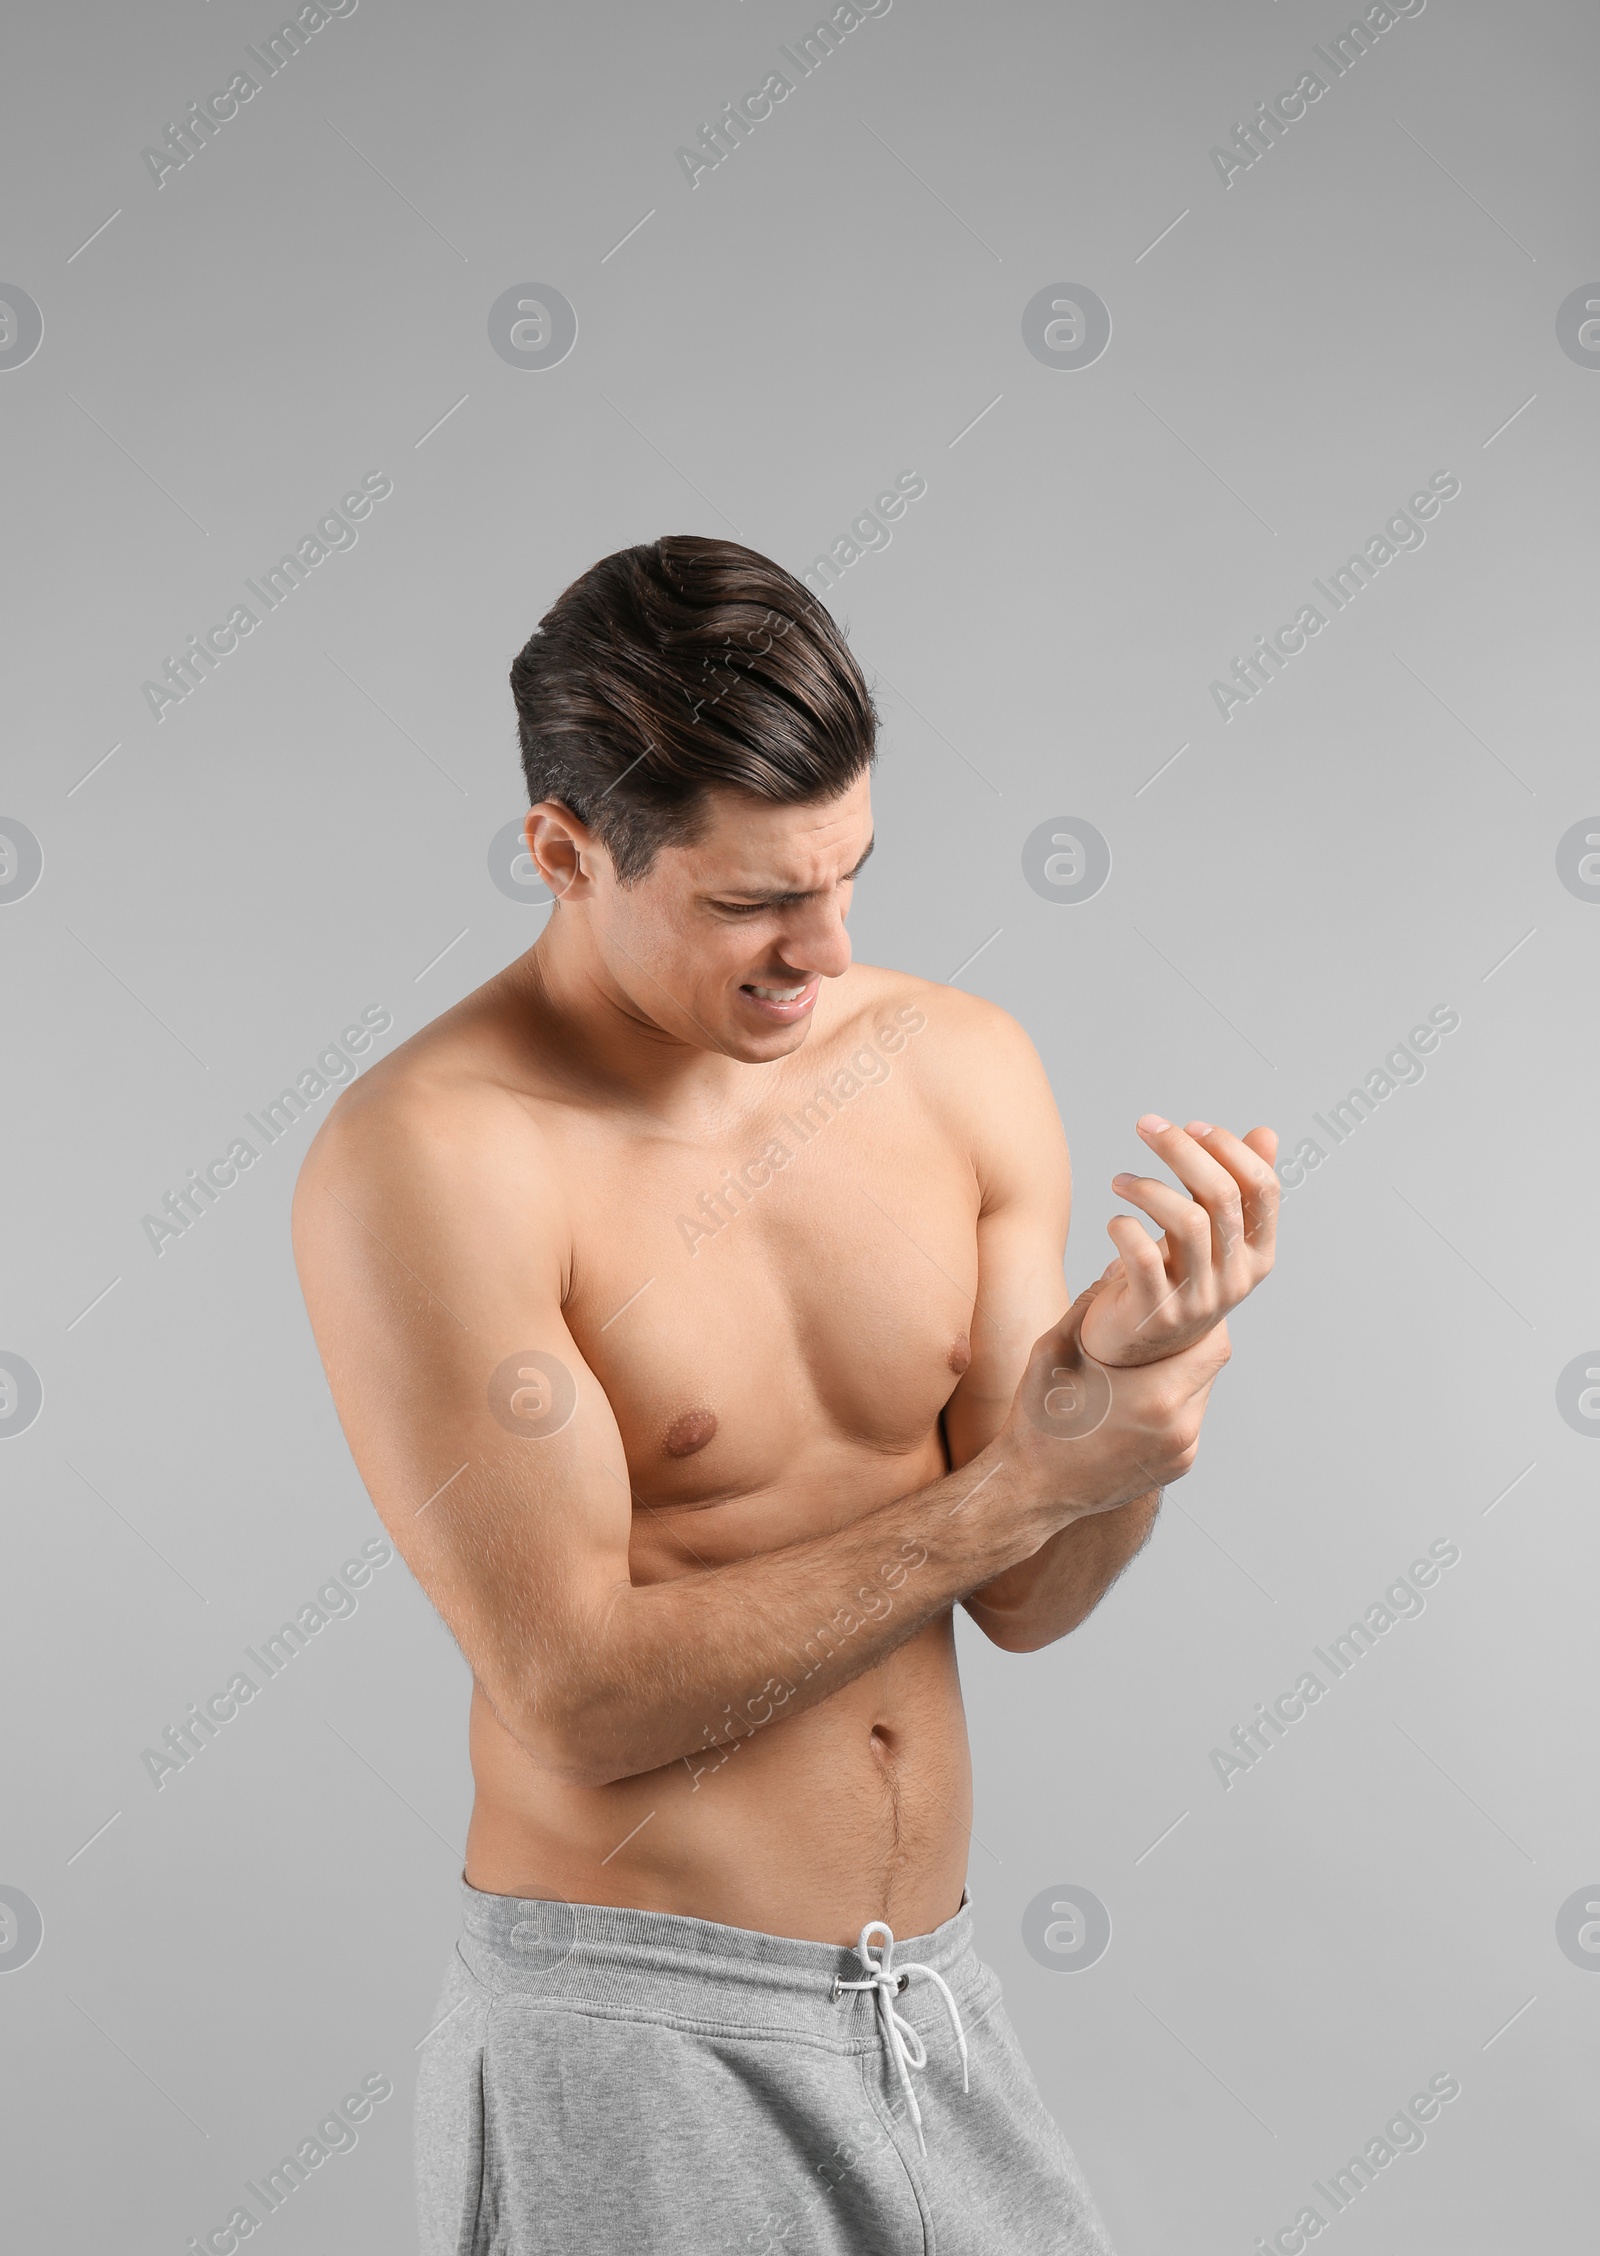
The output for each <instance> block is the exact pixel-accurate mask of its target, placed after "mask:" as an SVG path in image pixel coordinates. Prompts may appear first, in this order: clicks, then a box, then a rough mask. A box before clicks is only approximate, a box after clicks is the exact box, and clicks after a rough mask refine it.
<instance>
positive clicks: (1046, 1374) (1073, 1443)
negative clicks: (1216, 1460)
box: [996, 1283, 1233, 1533]
mask: <svg viewBox="0 0 1600 2256" xmlns="http://www.w3.org/2000/svg"><path fill="white" fill-rule="evenodd" d="M1107 1289H1108V1288H1107V1287H1106V1286H1104V1285H1103V1284H1099V1283H1096V1284H1093V1285H1090V1286H1089V1287H1088V1288H1087V1290H1086V1291H1084V1292H1082V1293H1080V1294H1079V1296H1078V1298H1077V1299H1076V1300H1075V1301H1074V1302H1073V1304H1072V1306H1071V1307H1070V1308H1069V1309H1068V1310H1067V1313H1066V1314H1065V1316H1063V1317H1062V1319H1061V1321H1060V1323H1059V1324H1056V1325H1054V1326H1053V1327H1052V1328H1051V1330H1049V1331H1048V1332H1046V1333H1045V1334H1044V1336H1043V1338H1042V1339H1039V1340H1037V1341H1036V1342H1035V1343H1034V1349H1033V1353H1032V1355H1031V1356H1030V1357H1029V1359H1028V1368H1027V1370H1026V1371H1025V1372H1024V1374H1023V1378H1022V1384H1021V1385H1020V1386H1019V1387H1018V1389H1017V1397H1016V1401H1015V1402H1014V1403H1013V1405H1012V1410H1011V1415H1010V1417H1009V1418H1008V1419H1007V1421H1006V1424H1005V1428H1004V1430H1003V1432H1002V1433H1001V1434H1000V1435H999V1436H998V1437H997V1442H996V1447H997V1449H998V1450H999V1452H1000V1454H1001V1456H1002V1458H1003V1460H1004V1462H1005V1464H1006V1466H1007V1468H1008V1471H1009V1473H1010V1476H1011V1486H1012V1487H1013V1488H1014V1489H1015V1490H1016V1491H1018V1492H1019V1493H1020V1494H1021V1495H1023V1496H1024V1497H1026V1498H1027V1499H1028V1501H1029V1503H1030V1504H1031V1506H1032V1508H1033V1510H1034V1511H1035V1512H1036V1513H1037V1514H1038V1515H1039V1519H1040V1523H1041V1526H1042V1529H1043V1530H1044V1531H1047V1532H1050V1533H1053V1532H1054V1531H1055V1529H1056V1528H1061V1527H1067V1526H1070V1525H1071V1524H1072V1523H1073V1522H1074V1521H1076V1520H1080V1519H1082V1518H1084V1517H1085V1516H1087V1515H1090V1514H1094V1513H1099V1512H1111V1511H1115V1510H1116V1509H1117V1507H1118V1506H1119V1505H1122V1504H1127V1503H1131V1502H1132V1501H1133V1499H1134V1498H1135V1497H1140V1496H1148V1495H1149V1494H1150V1493H1151V1491H1152V1490H1155V1489H1159V1488H1165V1487H1166V1486H1167V1485H1168V1484H1169V1483H1170V1482H1172V1481H1175V1480H1181V1479H1182V1478H1183V1475H1184V1474H1185V1473H1186V1472H1187V1471H1188V1470H1189V1467H1190V1466H1191V1465H1192V1464H1193V1463H1194V1459H1195V1452H1196V1450H1197V1449H1198V1447H1199V1444H1200V1426H1201V1422H1202V1420H1203V1419H1204V1417H1205V1412H1206V1403H1207V1400H1208V1398H1209V1396H1210V1393H1211V1387H1212V1383H1213V1381H1214V1380H1215V1378H1216V1376H1217V1373H1218V1372H1219V1371H1220V1370H1221V1369H1222V1368H1223V1366H1224V1364H1226V1363H1227V1362H1228V1360H1229V1358H1230V1356H1231V1355H1232V1353H1233V1350H1232V1348H1231V1346H1230V1345H1229V1341H1228V1327H1227V1325H1226V1324H1225V1323H1223V1322H1222V1321H1221V1320H1220V1319H1219V1320H1218V1321H1216V1322H1215V1323H1213V1324H1212V1325H1211V1326H1210V1327H1209V1329H1208V1330H1207V1331H1205V1332H1203V1333H1202V1334H1201V1336H1200V1337H1199V1339H1197V1340H1195V1341H1192V1342H1191V1343H1190V1344H1189V1345H1188V1346H1187V1347H1181V1348H1174V1349H1172V1350H1171V1351H1170V1352H1169V1353H1168V1354H1167V1355H1165V1356H1162V1357H1160V1358H1152V1359H1151V1363H1150V1364H1149V1365H1148V1366H1147V1367H1145V1368H1142V1369H1132V1370H1127V1371H1122V1370H1118V1371H1116V1372H1115V1373H1114V1374H1113V1373H1108V1372H1107V1371H1106V1370H1104V1369H1103V1368H1102V1367H1101V1365H1100V1361H1099V1358H1098V1357H1095V1358H1093V1359H1092V1360H1091V1359H1090V1358H1089V1357H1088V1356H1087V1355H1085V1354H1084V1353H1083V1352H1082V1350H1081V1341H1082V1336H1083V1327H1084V1323H1085V1320H1086V1318H1087V1316H1088V1314H1089V1312H1090V1310H1091V1309H1093V1308H1094V1307H1096V1306H1097V1305H1098V1303H1099V1302H1100V1301H1101V1300H1103V1299H1104V1297H1105V1294H1106V1291H1107Z"/></svg>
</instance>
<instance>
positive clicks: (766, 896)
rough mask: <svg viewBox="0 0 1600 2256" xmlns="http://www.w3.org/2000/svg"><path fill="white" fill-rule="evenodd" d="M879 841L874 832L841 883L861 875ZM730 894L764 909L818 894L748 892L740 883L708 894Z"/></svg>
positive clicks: (713, 896) (724, 896)
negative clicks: (719, 892) (757, 903)
mask: <svg viewBox="0 0 1600 2256" xmlns="http://www.w3.org/2000/svg"><path fill="white" fill-rule="evenodd" d="M877 843H878V839H877V833H876V832H874V833H873V835H872V837H870V838H869V839H868V840H867V843H866V847H865V850H864V851H863V853H862V856H861V859H860V860H859V861H858V862H857V863H856V866H855V868H854V869H852V870H846V872H845V874H844V876H843V877H842V878H841V879H840V880H839V882H840V884H841V885H848V884H849V883H850V880H851V879H852V878H853V877H857V876H859V874H860V872H861V871H862V869H863V868H864V867H865V866H866V864H867V863H868V862H869V861H870V860H871V858H872V849H873V848H874V846H876V845H877ZM730 896H731V897H732V898H733V899H735V900H738V901H740V902H744V901H753V902H759V903H760V905H761V907H762V908H764V909H792V908H793V907H794V905H795V903H796V902H797V901H812V900H815V898H816V895H815V894H814V893H756V892H748V891H746V890H745V888H744V887H742V886H738V885H730V886H728V887H727V888H726V889H725V891H724V892H723V893H722V894H721V895H720V896H718V895H716V894H711V895H708V896H707V898H708V899H712V900H715V899H717V898H719V897H720V898H721V899H723V900H727V899H728V898H729V897H730Z"/></svg>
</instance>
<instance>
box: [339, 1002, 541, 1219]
mask: <svg viewBox="0 0 1600 2256" xmlns="http://www.w3.org/2000/svg"><path fill="white" fill-rule="evenodd" d="M541 1147H542V1139H541V1136H540V1132H539V1123H538V1117H537V1107H536V1106H534V1105H533V1104H531V1103H530V1102H529V1100H528V1095H527V1092H526V1090H525V1089H519V1088H518V1087H517V1086H516V1085H515V1082H514V1080H513V1077H512V1076H511V1074H510V1073H509V1072H508V1071H507V1070H506V1061H505V1059H504V1057H503V1055H502V1053H501V1052H500V1050H499V1049H498V1047H497V1045H496V1044H495V1043H493V1042H492V1041H486V1040H485V1039H483V1036H482V1032H481V1029H474V1028H472V1027H471V1026H463V1025H462V1024H461V1023H460V1022H459V1021H458V1020H457V1019H456V1014H455V1013H452V1012H447V1013H446V1014H445V1016H444V1017H443V1018H440V1019H435V1020H433V1021H432V1022H431V1023H430V1024H429V1025H427V1026H424V1027H422V1028H421V1029H420V1030H419V1031H418V1032H417V1033H416V1034H414V1035H412V1036H411V1038H410V1039H409V1040H408V1041H406V1042H403V1043H401V1044H400V1046H399V1047H398V1048H397V1049H395V1050H393V1051H391V1052H390V1054H389V1055H388V1056H387V1057H385V1058H382V1059H380V1060H378V1061H377V1062H376V1063H375V1064H373V1065H372V1066H370V1067H369V1068H368V1070H367V1071H366V1072H365V1073H364V1074H362V1076H361V1078H360V1079H359V1080H358V1081H355V1082H353V1083H352V1084H351V1086H350V1087H349V1088H348V1089H346V1090H345V1091H344V1092H343V1094H342V1095H341V1096H340V1098H339V1100H338V1102H337V1103H336V1104H335V1106H334V1107H333V1110H332V1111H331V1112H330V1113H329V1115H328V1117H327V1119H326V1120H325V1121H324V1122H323V1124H322V1127H321V1128H320V1129H319V1131H318V1133H317V1135H316V1137H315V1138H314V1139H313V1142H312V1144H311V1148H310V1150H309V1151H308V1152H307V1154H306V1157H305V1161H304V1163H303V1165H302V1167H301V1170H300V1180H299V1184H298V1186H297V1189H296V1204H297V1207H301V1206H304V1205H305V1204H306V1202H307V1200H308V1199H309V1198H310V1196H311V1194H313V1193H315V1192H332V1193H333V1194H334V1195H335V1196H342V1195H343V1192H344V1190H345V1189H346V1188H349V1189H357V1188H365V1189H367V1190H368V1191H375V1192H379V1193H381V1194H384V1195H386V1196H388V1197H390V1198H393V1199H396V1200H400V1201H406V1202H410V1201H412V1200H422V1201H426V1202H429V1203H435V1202H444V1203H446V1204H454V1203H456V1202H457V1201H459V1200H462V1199H467V1198H470V1197H471V1196H473V1194H474V1190H475V1188H476V1186H478V1185H479V1184H480V1183H481V1182H482V1181H485V1180H487V1181H492V1182H495V1183H498V1184H501V1185H505V1184H507V1183H508V1182H509V1183H515V1182H516V1181H517V1180H518V1179H520V1178H521V1177H522V1176H523V1175H524V1174H525V1173H526V1174H533V1175H537V1173H538V1172H539V1169H540V1163H541Z"/></svg>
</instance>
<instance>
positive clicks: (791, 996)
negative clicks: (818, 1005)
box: [750, 982, 805, 1003]
mask: <svg viewBox="0 0 1600 2256" xmlns="http://www.w3.org/2000/svg"><path fill="white" fill-rule="evenodd" d="M750 992H751V994H752V995H759V996H760V997H761V1000H762V1001H763V1002H764V1003H797V1002H798V1001H799V1000H800V998H801V996H802V995H803V994H804V993H805V986H804V985H803V984H802V985H801V986H799V987H757V986H756V985H755V984H754V983H753V982H752V983H751V987H750Z"/></svg>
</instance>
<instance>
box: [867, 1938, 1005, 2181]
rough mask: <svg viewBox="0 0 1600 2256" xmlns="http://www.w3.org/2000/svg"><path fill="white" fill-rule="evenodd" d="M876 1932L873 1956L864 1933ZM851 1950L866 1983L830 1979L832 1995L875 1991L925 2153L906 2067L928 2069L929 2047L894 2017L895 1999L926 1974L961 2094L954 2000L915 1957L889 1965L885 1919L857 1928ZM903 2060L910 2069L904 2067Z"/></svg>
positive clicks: (960, 2034)
mask: <svg viewBox="0 0 1600 2256" xmlns="http://www.w3.org/2000/svg"><path fill="white" fill-rule="evenodd" d="M875 1934H876V1935H881V1936H882V1937H883V1947H882V1950H881V1953H880V1954H879V1956H878V1957H876V1958H874V1957H873V1955H872V1946H871V1944H870V1943H869V1942H868V1940H867V1938H868V1936H869V1935H875ZM856 1950H857V1952H858V1953H859V1955H860V1958H861V1963H862V1965H863V1966H864V1967H865V1968H866V1969H867V1974H866V1979H865V1981H861V1982H845V1981H841V1980H840V1979H839V1977H838V1976H837V1975H835V1976H834V1982H833V1995H834V1996H835V1997H836V1998H837V1997H839V1996H840V1995H841V1994H842V1993H843V1992H844V1991H846V1990H873V1991H875V1992H876V1994H877V2000H878V2019H879V2022H880V2023H881V2025H882V2029H883V2039H884V2043H885V2044H886V2045H887V2046H888V2048H889V2057H890V2059H891V2060H892V2061H893V2062H894V2065H895V2070H896V2073H897V2074H898V2076H899V2078H900V2082H901V2085H902V2087H903V2088H904V2091H905V2095H906V2100H907V2103H908V2105H909V2106H910V2109H911V2120H912V2122H913V2123H914V2124H915V2126H916V2132H917V2144H918V2145H919V2146H920V2147H921V2149H922V2151H923V2153H924V2154H926V2153H927V2151H928V2142H927V2140H926V2139H925V2138H924V2137H923V2135H922V2110H921V2108H920V2107H919V2106H918V2105H917V2095H916V2093H915V2092H914V2091H913V2090H912V2088H911V2075H910V2068H926V2066H927V2065H928V2048H927V2046H926V2045H925V2044H924V2043H923V2041H922V2039H921V2037H920V2036H919V2035H918V2033H917V2031H916V2030H915V2029H914V2028H913V2027H912V2026H911V2023H910V2022H909V2021H903V2020H902V2019H901V2018H900V2016H899V2014H898V2013H896V2011H895V2009H894V2000H895V1998H896V1997H897V1996H898V1995H899V1994H900V1992H901V1991H902V1990H904V1989H906V1988H908V1987H909V1985H910V1981H911V1977H912V1975H913V1974H926V1975H927V1977H928V1980H929V1981H930V1982H933V1983H935V1984H936V1985H937V1987H938V1990H939V1993H940V1995H941V1996H942V1997H943V1999H944V2002H945V2009H946V2011H947V2012H948V2013H949V2015H950V2023H951V2026H952V2027H953V2028H954V2030H955V2033H956V2043H957V2044H958V2045H959V2046H960V2047H961V2089H962V2090H963V2091H964V2092H969V2091H970V2090H971V2089H972V2086H971V2083H970V2082H969V2080H968V2076H967V2035H966V2031H965V2030H964V2029H963V2028H962V2026H961V2015H960V2014H959V2012H958V2011H957V2010H956V2001H955V1999H954V1997H953V1996H952V1995H951V1992H950V1985H949V1983H948V1982H947V1981H946V1980H945V1978H944V1976H943V1975H942V1974H941V1973H939V1972H938V1971H937V1969H936V1968H934V1967H932V1966H924V1965H922V1964H921V1963H920V1961H918V1960H915V1959H913V1960H908V1962H907V1963H906V1964H905V1965H904V1966H902V1967H899V1968H896V1967H895V1966H894V1965H893V1964H892V1961H893V1958H894V1932H893V1930H892V1928H890V1927H889V1926H888V1924H887V1922H886V1921H884V1920H882V1919H869V1920H868V1921H867V1924H866V1925H865V1927H863V1928H862V1930H861V1940H860V1941H859V1942H858V1943H857V1945H856ZM908 2062H909V2063H910V2068H908V2067H907V2063H908Z"/></svg>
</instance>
